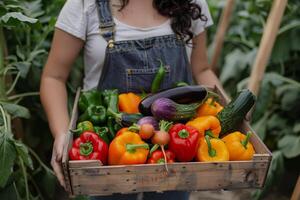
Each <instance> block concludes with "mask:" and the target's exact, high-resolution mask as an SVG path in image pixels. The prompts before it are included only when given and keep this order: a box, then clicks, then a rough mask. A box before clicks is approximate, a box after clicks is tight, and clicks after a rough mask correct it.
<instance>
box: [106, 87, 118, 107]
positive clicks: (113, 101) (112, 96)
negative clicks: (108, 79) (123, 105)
mask: <svg viewBox="0 0 300 200" xmlns="http://www.w3.org/2000/svg"><path fill="white" fill-rule="evenodd" d="M102 94H103V96H104V104H105V105H106V107H107V109H108V108H110V109H111V110H113V111H114V112H118V111H119V109H118V100H119V93H118V90H117V89H114V90H104V91H103V93H102Z"/></svg>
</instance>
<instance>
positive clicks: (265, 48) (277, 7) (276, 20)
mask: <svg viewBox="0 0 300 200" xmlns="http://www.w3.org/2000/svg"><path fill="white" fill-rule="evenodd" d="M286 5H287V0H274V1H273V6H272V9H271V12H270V14H269V17H268V20H267V23H266V26H265V29H264V33H263V36H262V39H261V41H260V46H259V49H258V53H257V56H256V59H255V61H254V65H253V67H252V71H251V76H250V81H249V85H248V88H249V89H250V90H251V91H252V92H253V93H254V94H256V95H257V94H258V92H259V87H260V83H261V81H262V79H263V76H264V73H265V69H266V66H267V64H268V61H269V58H270V55H271V52H272V48H273V46H274V43H275V39H276V36H277V32H278V29H279V26H280V23H281V19H282V16H283V14H284V10H285V8H286Z"/></svg>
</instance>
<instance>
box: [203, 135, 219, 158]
mask: <svg viewBox="0 0 300 200" xmlns="http://www.w3.org/2000/svg"><path fill="white" fill-rule="evenodd" d="M205 141H206V143H207V146H208V154H209V156H210V157H215V156H216V154H217V152H216V150H215V149H213V148H212V146H211V143H210V139H209V136H208V135H206V136H205Z"/></svg>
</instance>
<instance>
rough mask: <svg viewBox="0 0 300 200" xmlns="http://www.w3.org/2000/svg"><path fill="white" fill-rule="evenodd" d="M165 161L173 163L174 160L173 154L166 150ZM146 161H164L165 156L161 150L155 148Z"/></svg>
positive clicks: (154, 162) (150, 162)
mask: <svg viewBox="0 0 300 200" xmlns="http://www.w3.org/2000/svg"><path fill="white" fill-rule="evenodd" d="M165 152H166V157H167V163H173V162H174V160H175V154H174V153H173V152H172V151H170V150H166V151H165ZM147 163H149V164H156V163H165V158H164V154H163V152H162V150H156V151H154V152H153V153H152V154H151V157H150V158H149V159H148V161H147Z"/></svg>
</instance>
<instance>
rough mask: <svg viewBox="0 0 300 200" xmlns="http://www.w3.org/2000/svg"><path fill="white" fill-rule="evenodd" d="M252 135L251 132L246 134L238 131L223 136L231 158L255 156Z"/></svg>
mask: <svg viewBox="0 0 300 200" xmlns="http://www.w3.org/2000/svg"><path fill="white" fill-rule="evenodd" d="M250 135H251V133H250V132H248V133H247V135H244V134H242V133H241V132H239V131H236V132H233V133H230V134H228V135H226V136H225V137H223V138H222V140H223V141H224V142H225V144H226V146H227V148H228V151H229V157H230V158H229V159H230V160H251V159H252V158H253V154H255V151H254V148H253V146H252V144H251V143H250V142H249V138H250Z"/></svg>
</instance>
